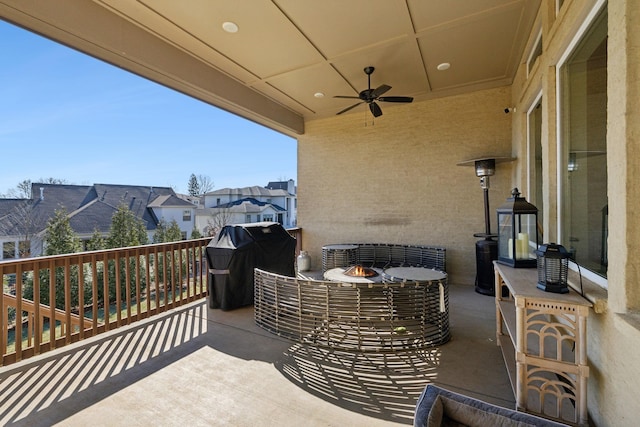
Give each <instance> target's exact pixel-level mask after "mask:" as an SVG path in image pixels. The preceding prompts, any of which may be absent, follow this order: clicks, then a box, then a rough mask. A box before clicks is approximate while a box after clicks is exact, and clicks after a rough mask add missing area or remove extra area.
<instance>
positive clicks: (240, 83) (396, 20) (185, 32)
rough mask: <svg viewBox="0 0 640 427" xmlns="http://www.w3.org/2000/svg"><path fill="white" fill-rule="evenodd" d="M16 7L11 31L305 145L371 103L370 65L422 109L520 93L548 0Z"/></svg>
mask: <svg viewBox="0 0 640 427" xmlns="http://www.w3.org/2000/svg"><path fill="white" fill-rule="evenodd" d="M8 3H9V4H10V6H6V7H4V8H0V17H1V18H4V19H6V20H7V21H9V22H13V23H16V24H18V25H20V26H22V27H24V28H28V29H31V30H32V31H34V32H37V33H39V34H41V35H44V36H45V37H49V38H52V39H54V40H56V41H58V42H61V43H62V44H65V45H67V46H71V47H74V48H76V49H78V50H80V51H84V52H86V53H88V54H89V55H91V56H93V57H96V58H100V59H103V60H105V61H107V62H109V63H111V64H114V65H116V66H119V67H121V68H123V69H125V70H129V71H131V72H133V73H135V74H138V75H141V76H144V77H146V78H149V79H150V80H153V81H156V82H158V83H160V84H162V85H165V86H167V87H170V88H173V89H175V90H177V91H179V92H183V93H186V94H188V95H190V96H193V97H194V98H196V99H200V100H202V101H204V102H207V103H210V104H212V105H215V106H217V107H220V108H222V109H224V110H227V111H230V112H233V113H235V114H238V115H239V116H242V117H245V118H248V119H249V120H251V121H254V122H257V123H260V124H263V125H265V126H267V127H270V128H272V129H276V130H278V131H281V132H283V133H286V134H288V135H292V136H295V135H297V134H302V133H304V127H305V122H306V121H309V120H314V119H319V118H326V117H330V116H333V115H335V114H336V113H337V112H338V111H340V110H343V109H345V108H347V107H350V106H351V105H355V104H358V103H360V104H364V102H360V101H361V100H360V99H359V98H358V95H359V92H361V91H363V90H365V89H367V87H368V77H367V75H365V73H364V68H365V67H368V66H373V67H375V72H374V73H373V74H372V75H371V76H370V78H371V87H372V88H377V87H380V86H382V85H383V84H386V85H388V86H391V89H389V90H388V92H385V94H384V96H391V97H393V96H410V97H414V98H415V101H416V102H418V101H423V100H427V99H432V98H437V97H443V96H451V95H457V94H460V93H465V92H473V91H477V90H481V89H488V88H493V87H499V86H506V85H509V84H511V83H512V82H513V78H514V76H515V73H516V71H517V69H518V66H519V64H520V61H521V59H522V58H523V52H525V50H526V49H527V48H529V47H530V46H527V44H528V43H529V44H532V43H534V42H535V40H529V34H530V33H531V32H532V28H533V26H534V25H535V24H536V14H537V12H538V9H539V7H540V4H541V0H509V1H505V0H483V1H456V2H448V1H423V0H406V1H389V0H349V1H331V2H327V1H325V2H323V1H315V2H304V1H299V0H274V1H267V0H256V1H250V2H238V1H208V2H207V1H200V2H195V4H193V5H190V7H188V8H185V7H184V5H183V2H178V1H154V2H148V1H147V2H134V1H118V0H101V1H93V2H84V1H59V2H56V6H55V7H51V6H50V5H49V2H36V1H29V2H26V1H19V0H11V1H9V2H8ZM142 4H144V6H141V5H142ZM203 17H208V18H207V19H203ZM225 21H232V22H233V23H235V24H236V25H237V28H238V31H237V32H235V33H229V32H226V31H225V30H224V29H223V22H225ZM132 41H133V42H132ZM284 46H286V48H284ZM443 63H449V64H450V68H449V69H446V70H445V71H441V70H440V68H441V67H440V65H441V64H443ZM336 95H340V96H350V97H352V98H354V99H344V98H336V97H335V96H336ZM398 105H402V104H397V103H393V102H382V103H381V108H382V110H383V111H386V109H389V108H399V107H398ZM366 107H367V106H366V105H361V106H358V107H357V108H354V109H353V110H351V111H350V112H349V113H350V114H352V113H353V114H355V113H360V114H362V113H363V112H364V111H366Z"/></svg>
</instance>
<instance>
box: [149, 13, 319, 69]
mask: <svg viewBox="0 0 640 427" xmlns="http://www.w3.org/2000/svg"><path fill="white" fill-rule="evenodd" d="M144 3H145V5H146V6H147V7H148V8H149V9H151V10H153V11H155V12H156V13H158V14H160V15H162V16H165V17H167V19H168V20H170V21H171V22H172V23H173V24H174V25H176V26H178V27H180V28H183V29H185V30H187V31H188V32H189V33H190V34H191V35H192V36H193V37H195V38H197V39H198V40H201V41H202V42H203V43H205V44H207V45H208V46H211V48H213V49H215V50H216V51H218V52H220V53H221V54H222V55H224V56H225V57H227V58H229V59H230V60H232V61H233V62H235V63H237V64H241V65H242V66H243V67H244V68H245V69H246V70H247V71H249V72H251V73H253V74H255V75H257V76H258V77H260V78H266V77H269V76H273V75H276V74H280V73H282V72H286V71H289V70H292V69H295V68H297V67H300V66H306V65H310V64H313V63H316V62H318V61H321V60H322V59H323V58H322V56H321V55H320V54H319V53H318V51H317V50H316V49H315V48H314V47H313V45H311V43H309V41H308V40H307V39H305V38H304V36H303V35H302V34H301V33H300V32H299V31H298V29H297V28H296V27H295V26H294V25H293V24H292V23H291V22H290V21H289V20H288V19H287V18H286V16H284V15H283V14H282V13H281V12H280V10H279V9H278V8H277V7H276V6H275V5H274V4H273V3H272V2H270V1H269V2H267V1H237V0H216V1H209V0H190V1H189V3H188V7H185V3H183V2H178V1H175V0H144ZM227 21H230V22H233V23H235V24H236V25H237V26H238V28H239V30H238V32H237V33H227V32H226V31H224V30H223V29H222V24H223V23H224V22H227ZM248 46H250V48H247V47H248Z"/></svg>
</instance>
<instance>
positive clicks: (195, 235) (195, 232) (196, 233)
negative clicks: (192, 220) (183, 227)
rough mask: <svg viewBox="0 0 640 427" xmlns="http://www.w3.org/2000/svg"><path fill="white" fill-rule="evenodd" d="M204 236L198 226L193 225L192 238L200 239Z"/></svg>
mask: <svg viewBox="0 0 640 427" xmlns="http://www.w3.org/2000/svg"><path fill="white" fill-rule="evenodd" d="M201 237H202V234H201V233H200V230H198V229H197V228H196V227H193V230H191V239H199V238H201Z"/></svg>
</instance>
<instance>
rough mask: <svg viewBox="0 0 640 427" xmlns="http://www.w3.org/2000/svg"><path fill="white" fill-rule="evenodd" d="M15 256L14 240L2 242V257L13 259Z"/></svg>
mask: <svg viewBox="0 0 640 427" xmlns="http://www.w3.org/2000/svg"><path fill="white" fill-rule="evenodd" d="M15 257H16V242H4V243H3V244H2V259H13V258H15Z"/></svg>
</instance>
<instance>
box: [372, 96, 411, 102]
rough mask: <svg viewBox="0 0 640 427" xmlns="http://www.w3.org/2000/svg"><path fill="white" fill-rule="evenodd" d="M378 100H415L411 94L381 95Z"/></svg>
mask: <svg viewBox="0 0 640 427" xmlns="http://www.w3.org/2000/svg"><path fill="white" fill-rule="evenodd" d="M378 101H384V102H413V98H412V97H410V96H381V97H380V98H378Z"/></svg>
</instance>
